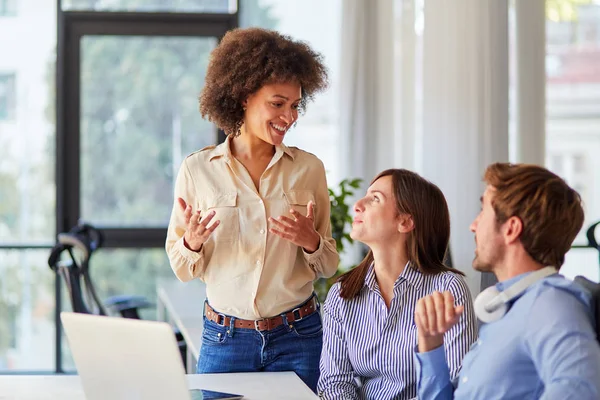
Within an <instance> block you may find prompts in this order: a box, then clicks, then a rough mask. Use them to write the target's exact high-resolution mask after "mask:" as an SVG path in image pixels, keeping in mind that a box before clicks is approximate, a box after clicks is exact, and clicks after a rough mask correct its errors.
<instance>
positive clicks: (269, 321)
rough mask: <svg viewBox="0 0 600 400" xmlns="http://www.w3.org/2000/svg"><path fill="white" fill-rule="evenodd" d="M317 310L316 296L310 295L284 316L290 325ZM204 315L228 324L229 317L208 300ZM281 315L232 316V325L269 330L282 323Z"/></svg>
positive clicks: (213, 320) (225, 324)
mask: <svg viewBox="0 0 600 400" xmlns="http://www.w3.org/2000/svg"><path fill="white" fill-rule="evenodd" d="M315 311H317V300H316V297H315V296H313V297H311V298H310V299H309V300H308V301H307V302H306V303H304V304H302V305H300V306H298V307H296V308H294V309H293V310H291V311H288V312H287V313H285V314H284V315H285V317H286V318H287V322H288V324H289V325H292V324H293V323H294V322H297V321H300V320H301V319H304V318H306V317H308V316H309V315H311V314H312V313H314V312H315ZM204 315H205V316H206V318H207V319H209V320H210V321H212V322H214V323H216V324H218V325H221V326H230V325H231V318H232V317H230V316H228V315H225V314H222V313H219V312H217V311H215V310H214V309H213V308H212V307H211V306H210V305H209V304H208V302H205V303H204ZM283 323H284V322H283V317H282V316H281V315H278V316H276V317H271V318H264V319H257V320H251V319H240V318H234V321H233V326H234V327H235V328H242V329H256V330H257V331H270V330H271V329H275V328H277V327H278V326H281V325H283Z"/></svg>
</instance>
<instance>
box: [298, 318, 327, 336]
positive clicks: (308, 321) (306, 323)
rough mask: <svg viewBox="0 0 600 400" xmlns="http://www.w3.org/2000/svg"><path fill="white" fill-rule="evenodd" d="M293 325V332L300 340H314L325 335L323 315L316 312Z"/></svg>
mask: <svg viewBox="0 0 600 400" xmlns="http://www.w3.org/2000/svg"><path fill="white" fill-rule="evenodd" d="M293 325H294V328H293V330H292V332H294V334H295V335H296V336H298V337H300V338H314V337H318V336H322V335H323V323H322V322H321V315H320V314H319V313H318V312H314V313H312V314H311V315H309V316H308V317H306V318H304V319H302V320H300V321H298V322H294V324H293Z"/></svg>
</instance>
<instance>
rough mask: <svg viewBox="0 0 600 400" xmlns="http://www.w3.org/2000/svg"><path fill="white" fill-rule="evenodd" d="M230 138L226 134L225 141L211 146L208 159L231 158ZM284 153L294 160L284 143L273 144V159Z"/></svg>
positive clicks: (292, 153) (226, 159) (292, 154)
mask: <svg viewBox="0 0 600 400" xmlns="http://www.w3.org/2000/svg"><path fill="white" fill-rule="evenodd" d="M231 139H232V136H231V135H227V138H226V139H225V141H224V142H223V143H221V144H220V145H218V146H215V148H213V149H212V150H211V153H210V156H209V158H208V159H209V161H212V160H213V159H215V158H219V157H223V158H224V159H225V161H229V160H231V159H232V158H233V155H232V154H231V145H230V144H231ZM282 153H283V154H286V155H287V156H288V157H290V158H291V159H292V161H294V158H295V157H294V152H293V151H292V150H291V149H290V148H289V147H287V146H286V145H285V144H283V143H281V144H279V145H277V146H275V155H274V156H273V158H274V159H276V160H278V159H279V158H281V155H282Z"/></svg>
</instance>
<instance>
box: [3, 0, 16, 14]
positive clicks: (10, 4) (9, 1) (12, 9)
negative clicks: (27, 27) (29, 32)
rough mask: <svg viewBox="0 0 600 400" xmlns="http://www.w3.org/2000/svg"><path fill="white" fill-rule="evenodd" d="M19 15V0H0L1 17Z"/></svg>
mask: <svg viewBox="0 0 600 400" xmlns="http://www.w3.org/2000/svg"><path fill="white" fill-rule="evenodd" d="M16 15H17V0H0V17H14V16H16Z"/></svg>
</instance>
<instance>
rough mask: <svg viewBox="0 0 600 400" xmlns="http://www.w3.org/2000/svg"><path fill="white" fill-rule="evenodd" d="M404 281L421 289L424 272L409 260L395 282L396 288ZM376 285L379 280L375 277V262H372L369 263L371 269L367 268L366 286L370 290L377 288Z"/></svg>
mask: <svg viewBox="0 0 600 400" xmlns="http://www.w3.org/2000/svg"><path fill="white" fill-rule="evenodd" d="M402 282H407V283H408V284H409V285H411V286H413V287H415V288H416V289H419V288H421V286H422V285H423V274H422V273H421V272H420V271H418V270H417V269H416V268H415V267H414V265H413V264H412V263H411V262H410V261H409V262H408V263H407V264H406V266H405V267H404V270H403V271H402V273H401V274H400V276H399V277H398V279H396V282H394V289H395V288H396V287H397V286H398V285H399V284H400V283H402ZM376 285H377V281H376V279H375V263H371V265H369V269H368V270H367V275H366V276H365V284H364V286H365V287H367V288H369V289H370V290H375V287H376Z"/></svg>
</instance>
